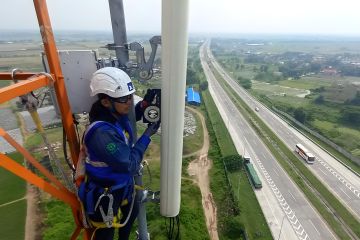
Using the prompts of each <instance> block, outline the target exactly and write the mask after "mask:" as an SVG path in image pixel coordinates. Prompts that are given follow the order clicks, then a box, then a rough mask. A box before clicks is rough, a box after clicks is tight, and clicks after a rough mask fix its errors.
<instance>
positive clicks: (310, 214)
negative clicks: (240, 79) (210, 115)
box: [200, 45, 336, 240]
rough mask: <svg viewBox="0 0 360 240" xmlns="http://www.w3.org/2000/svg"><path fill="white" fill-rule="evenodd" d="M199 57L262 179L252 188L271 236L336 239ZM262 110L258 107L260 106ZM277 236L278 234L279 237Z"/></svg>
mask: <svg viewBox="0 0 360 240" xmlns="http://www.w3.org/2000/svg"><path fill="white" fill-rule="evenodd" d="M204 50H205V49H204V45H203V47H202V48H201V49H200V58H201V60H202V65H203V68H204V72H205V74H206V77H207V79H208V82H209V90H210V93H211V95H212V97H213V98H214V101H215V103H216V105H217V107H218V109H219V112H220V114H221V116H222V118H223V120H224V122H225V125H226V126H227V128H228V130H229V132H230V134H231V137H232V139H233V141H234V144H235V146H236V148H237V150H238V152H239V154H242V155H243V154H244V152H246V154H247V155H250V157H251V159H252V162H253V164H254V167H255V168H256V170H257V172H258V174H259V177H260V178H261V180H262V183H263V188H262V189H260V190H255V194H256V196H257V198H258V200H259V203H260V205H261V208H262V210H263V212H264V215H265V217H266V220H267V222H268V224H269V226H270V229H271V232H272V234H273V238H274V239H284V240H285V239H319V240H320V239H336V236H335V235H334V234H333V233H332V231H331V230H330V229H329V228H328V227H327V225H326V224H325V222H324V221H323V219H322V218H321V216H320V215H319V214H318V213H317V212H316V211H315V210H314V209H313V207H312V206H311V204H310V203H309V202H308V201H307V199H306V198H305V196H304V195H303V193H302V192H301V191H300V190H299V189H298V188H297V186H296V185H295V184H294V183H293V182H292V180H291V179H290V178H289V177H288V175H287V174H286V172H285V171H284V170H283V169H282V168H281V166H280V165H279V164H278V162H277V161H276V159H275V158H274V157H273V156H272V155H271V153H270V152H269V150H268V149H267V148H266V146H265V145H264V143H262V141H261V140H260V139H259V137H258V136H257V134H256V133H255V132H254V130H253V129H252V128H251V127H250V126H249V125H248V123H247V122H246V121H245V120H244V118H243V117H242V116H241V114H240V112H239V111H238V110H237V109H236V107H235V106H234V104H233V103H232V101H231V100H230V99H229V97H228V96H227V94H226V93H225V92H224V90H223V89H222V88H221V86H220V85H219V84H218V83H217V81H216V79H215V77H214V75H213V74H212V73H211V71H210V70H209V66H208V65H207V62H206V61H204V53H205V52H204ZM261 110H262V109H261ZM279 236H280V238H279Z"/></svg>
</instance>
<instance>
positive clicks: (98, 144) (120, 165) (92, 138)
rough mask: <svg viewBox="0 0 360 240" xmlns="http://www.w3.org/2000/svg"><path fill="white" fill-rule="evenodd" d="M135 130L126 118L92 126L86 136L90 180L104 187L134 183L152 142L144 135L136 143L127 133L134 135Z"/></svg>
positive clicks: (87, 165) (97, 122)
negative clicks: (133, 130)
mask: <svg viewBox="0 0 360 240" xmlns="http://www.w3.org/2000/svg"><path fill="white" fill-rule="evenodd" d="M124 129H126V130H124ZM131 131H132V130H131V127H130V123H129V120H128V118H127V117H125V116H124V117H122V118H121V119H120V121H117V122H116V123H115V124H113V123H109V122H106V121H95V122H93V123H92V126H91V127H90V128H89V130H88V131H87V132H86V134H85V137H84V143H85V145H86V149H87V153H88V160H87V161H86V173H87V177H88V181H93V182H95V183H97V184H99V185H101V186H104V187H108V186H112V185H118V184H127V185H128V184H133V183H132V181H133V180H132V179H133V178H132V176H134V175H135V174H136V173H138V171H139V168H140V163H141V161H142V159H143V155H144V152H145V150H146V149H147V147H148V145H149V143H150V141H151V140H150V138H149V137H148V136H146V135H142V136H141V137H140V138H139V139H138V141H137V142H136V143H135V144H133V143H132V140H131V138H128V137H127V136H126V135H125V133H124V132H127V133H128V134H129V135H130V136H131V135H132V132H131Z"/></svg>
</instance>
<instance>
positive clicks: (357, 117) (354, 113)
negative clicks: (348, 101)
mask: <svg viewBox="0 0 360 240" xmlns="http://www.w3.org/2000/svg"><path fill="white" fill-rule="evenodd" d="M340 113H341V115H342V119H343V121H344V122H346V123H350V124H354V125H357V124H360V108H359V107H355V106H347V107H345V108H343V109H342V110H341V111H340Z"/></svg>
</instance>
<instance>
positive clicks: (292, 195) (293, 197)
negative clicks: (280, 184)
mask: <svg viewBox="0 0 360 240" xmlns="http://www.w3.org/2000/svg"><path fill="white" fill-rule="evenodd" d="M289 194H290V196H291V197H292V198H293V199H294V201H295V202H296V198H295V197H294V195H292V193H291V192H290V191H289Z"/></svg>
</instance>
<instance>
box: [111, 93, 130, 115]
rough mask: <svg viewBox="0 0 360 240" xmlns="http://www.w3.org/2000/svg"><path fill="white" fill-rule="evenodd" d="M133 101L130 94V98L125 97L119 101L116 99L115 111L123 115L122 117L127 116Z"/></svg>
mask: <svg viewBox="0 0 360 240" xmlns="http://www.w3.org/2000/svg"><path fill="white" fill-rule="evenodd" d="M132 99H133V95H132V94H130V95H128V96H124V97H121V98H118V99H115V100H114V102H115V104H114V105H115V110H116V112H117V113H119V114H121V115H126V114H128V113H129V111H130V108H131V102H132Z"/></svg>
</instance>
